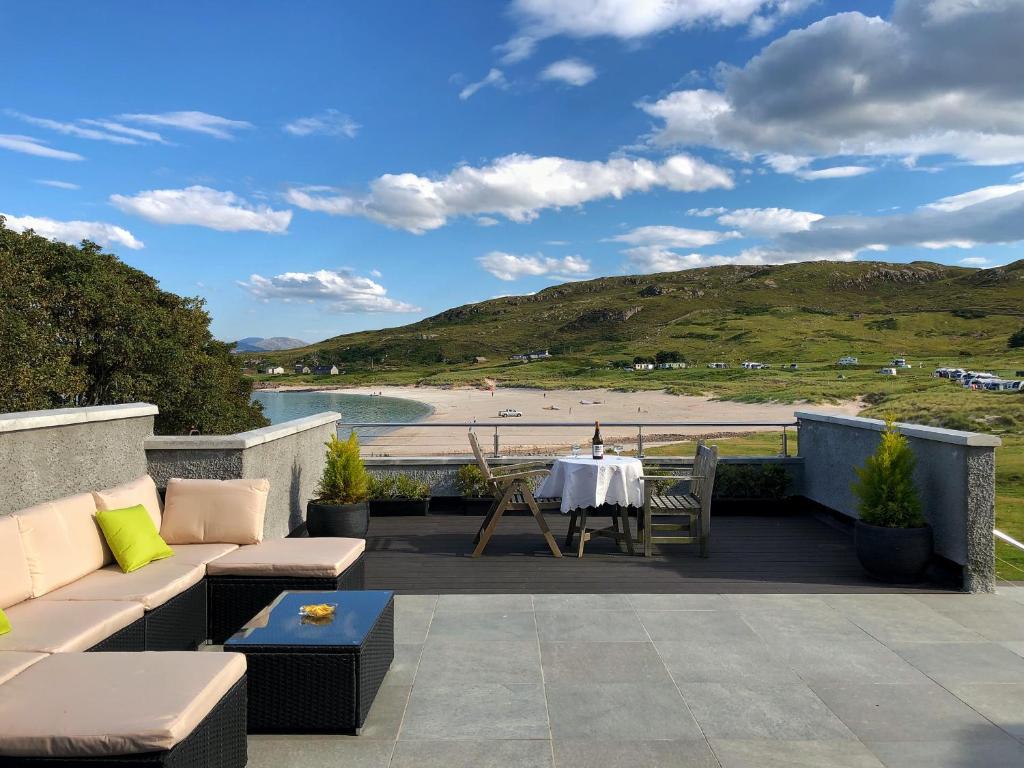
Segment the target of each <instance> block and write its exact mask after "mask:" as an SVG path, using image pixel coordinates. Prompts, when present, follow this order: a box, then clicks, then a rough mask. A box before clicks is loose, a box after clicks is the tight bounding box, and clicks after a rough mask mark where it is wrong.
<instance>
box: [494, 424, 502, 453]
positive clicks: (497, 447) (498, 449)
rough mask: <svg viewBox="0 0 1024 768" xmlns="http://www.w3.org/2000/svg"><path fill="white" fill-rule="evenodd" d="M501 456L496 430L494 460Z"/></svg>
mask: <svg viewBox="0 0 1024 768" xmlns="http://www.w3.org/2000/svg"><path fill="white" fill-rule="evenodd" d="M499 456H501V450H500V445H499V444H498V428H497V427H495V428H494V458H498V457H499Z"/></svg>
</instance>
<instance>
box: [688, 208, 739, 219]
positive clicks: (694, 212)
mask: <svg viewBox="0 0 1024 768" xmlns="http://www.w3.org/2000/svg"><path fill="white" fill-rule="evenodd" d="M728 210H729V209H728V208H722V207H720V206H719V207H718V208H691V209H690V210H688V211H687V212H686V213H687V215H688V216H701V217H703V218H708V217H710V216H720V215H721V214H723V213H725V212H726V211H728Z"/></svg>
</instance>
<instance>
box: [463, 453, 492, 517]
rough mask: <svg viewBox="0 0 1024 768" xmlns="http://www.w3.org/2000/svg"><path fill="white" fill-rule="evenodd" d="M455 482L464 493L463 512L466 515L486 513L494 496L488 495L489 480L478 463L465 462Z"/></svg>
mask: <svg viewBox="0 0 1024 768" xmlns="http://www.w3.org/2000/svg"><path fill="white" fill-rule="evenodd" d="M455 484H456V485H457V486H458V488H459V493H461V494H462V512H463V514H466V515H485V514H487V510H489V509H490V508H491V505H492V504H493V503H494V497H493V496H489V495H487V492H488V488H487V481H486V480H485V479H484V473H483V472H481V471H480V467H478V466H477V465H476V464H463V465H462V466H461V467H459V472H458V474H457V476H456V478H455Z"/></svg>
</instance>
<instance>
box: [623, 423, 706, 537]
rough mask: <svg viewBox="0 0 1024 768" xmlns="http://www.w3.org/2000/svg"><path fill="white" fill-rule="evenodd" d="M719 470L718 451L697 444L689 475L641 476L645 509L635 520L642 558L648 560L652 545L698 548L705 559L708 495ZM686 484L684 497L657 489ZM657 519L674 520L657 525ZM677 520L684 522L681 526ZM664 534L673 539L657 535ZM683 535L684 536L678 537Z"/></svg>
mask: <svg viewBox="0 0 1024 768" xmlns="http://www.w3.org/2000/svg"><path fill="white" fill-rule="evenodd" d="M717 467H718V447H717V446H711V447H710V448H709V447H708V446H706V445H704V443H703V442H700V443H698V444H697V453H696V455H695V456H694V457H693V472H692V473H691V474H688V475H643V476H642V477H641V479H642V480H643V481H644V509H643V514H642V515H641V516H640V518H639V520H638V527H639V528H640V536H641V538H642V539H643V545H644V557H650V556H651V547H652V545H653V544H655V543H663V544H700V556H701V557H707V556H708V548H709V540H710V538H711V494H712V492H713V491H714V488H715V470H716V469H717ZM684 481H689V489H688V490H687V491H686V492H684V493H673V492H672V489H671V488H669V490H668V492H665V493H659V492H658V486H659V485H661V484H663V483H665V482H668V483H671V485H672V486H676V485H678V484H679V483H681V482H684ZM657 517H661V518H666V517H673V518H676V519H677V520H676V521H675V522H664V523H656V522H654V519H655V518H657ZM678 518H685V520H684V521H682V522H680V521H679V520H678ZM659 531H665V532H668V533H671V534H675V535H658V532H659ZM681 531H686V535H679V533H680V532H681Z"/></svg>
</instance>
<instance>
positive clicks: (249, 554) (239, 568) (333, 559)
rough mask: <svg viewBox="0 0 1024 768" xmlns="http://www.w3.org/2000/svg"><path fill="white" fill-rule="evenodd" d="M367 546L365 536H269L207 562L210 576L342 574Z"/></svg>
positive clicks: (321, 575)
mask: <svg viewBox="0 0 1024 768" xmlns="http://www.w3.org/2000/svg"><path fill="white" fill-rule="evenodd" d="M364 549H366V542H365V541H364V540H363V539H344V538H315V539H298V538H296V539H267V540H266V541H261V542H260V543H259V544H251V545H249V546H247V547H239V548H238V549H236V550H235V551H234V552H229V553H228V554H226V555H224V556H223V557H219V558H217V559H216V560H214V561H213V562H212V563H210V564H209V565H207V566H206V572H207V574H209V575H210V576H309V577H314V578H318V577H323V578H332V577H336V576H339V575H341V573H342V572H343V571H344V570H345V569H346V568H348V567H349V566H350V565H351V564H352V563H354V562H355V561H356V559H357V558H358V557H359V556H360V555H361V554H363V550H364Z"/></svg>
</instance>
